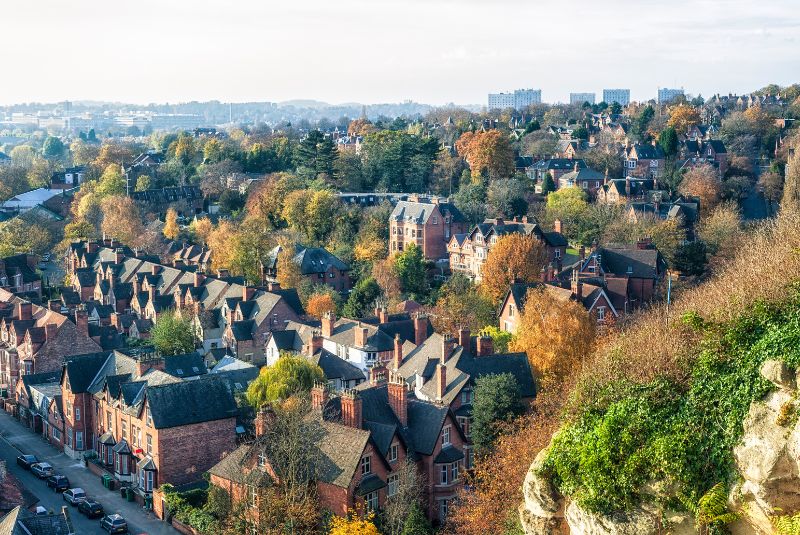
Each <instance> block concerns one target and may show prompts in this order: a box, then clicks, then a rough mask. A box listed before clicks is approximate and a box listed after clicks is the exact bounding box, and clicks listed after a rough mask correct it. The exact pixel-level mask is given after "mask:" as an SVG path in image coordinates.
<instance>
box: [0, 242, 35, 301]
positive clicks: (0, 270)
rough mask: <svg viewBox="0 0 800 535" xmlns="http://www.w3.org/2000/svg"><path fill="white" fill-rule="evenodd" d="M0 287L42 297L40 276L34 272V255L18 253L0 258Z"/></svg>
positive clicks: (29, 296)
mask: <svg viewBox="0 0 800 535" xmlns="http://www.w3.org/2000/svg"><path fill="white" fill-rule="evenodd" d="M0 288H3V289H4V290H8V291H9V292H11V293H13V294H15V295H22V296H27V297H28V298H29V299H30V298H32V297H35V298H36V300H37V301H38V300H40V299H41V298H42V277H41V276H39V275H38V274H37V273H36V257H35V256H33V255H26V254H19V255H15V256H8V257H6V258H0Z"/></svg>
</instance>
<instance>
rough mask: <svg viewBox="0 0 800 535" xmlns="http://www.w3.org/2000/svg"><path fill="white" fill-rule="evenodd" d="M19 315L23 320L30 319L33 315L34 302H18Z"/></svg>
mask: <svg viewBox="0 0 800 535" xmlns="http://www.w3.org/2000/svg"><path fill="white" fill-rule="evenodd" d="M17 316H18V317H19V319H21V320H29V319H31V317H32V316H33V304H32V303H31V302H29V301H20V302H19V303H17Z"/></svg>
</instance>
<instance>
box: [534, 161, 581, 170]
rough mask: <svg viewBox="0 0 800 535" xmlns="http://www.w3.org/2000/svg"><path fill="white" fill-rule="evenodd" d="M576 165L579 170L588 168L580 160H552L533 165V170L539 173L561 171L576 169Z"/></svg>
mask: <svg viewBox="0 0 800 535" xmlns="http://www.w3.org/2000/svg"><path fill="white" fill-rule="evenodd" d="M576 164H577V165H578V168H579V169H583V168H585V167H586V162H585V161H584V160H582V159H580V158H577V159H572V158H550V159H549V160H539V161H538V162H536V163H535V164H533V168H534V169H536V170H537V171H553V170H559V171H561V170H564V169H575V165H576Z"/></svg>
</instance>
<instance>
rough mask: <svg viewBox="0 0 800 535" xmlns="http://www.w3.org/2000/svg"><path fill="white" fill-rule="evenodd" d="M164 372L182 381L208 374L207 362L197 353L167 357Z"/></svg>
mask: <svg viewBox="0 0 800 535" xmlns="http://www.w3.org/2000/svg"><path fill="white" fill-rule="evenodd" d="M164 371H165V372H167V373H168V374H170V375H174V376H175V377H180V378H181V379H185V378H187V377H198V376H200V375H205V374H207V373H208V369H207V368H206V363H205V360H203V357H201V356H200V355H199V354H198V353H197V352H192V353H186V354H183V355H171V356H165V357H164Z"/></svg>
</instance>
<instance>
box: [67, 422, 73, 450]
mask: <svg viewBox="0 0 800 535" xmlns="http://www.w3.org/2000/svg"><path fill="white" fill-rule="evenodd" d="M67 446H69V447H70V448H71V447H72V428H71V427H67Z"/></svg>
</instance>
